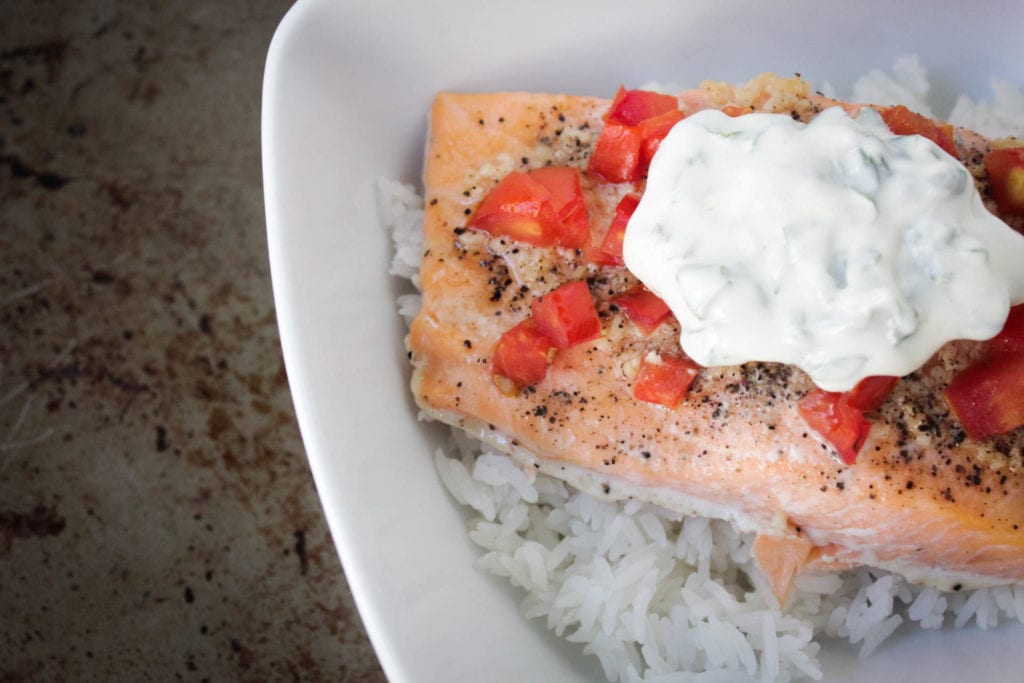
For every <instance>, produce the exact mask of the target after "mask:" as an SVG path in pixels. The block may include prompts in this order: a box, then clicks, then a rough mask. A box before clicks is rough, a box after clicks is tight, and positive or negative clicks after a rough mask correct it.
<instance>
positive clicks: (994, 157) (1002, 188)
mask: <svg viewBox="0 0 1024 683" xmlns="http://www.w3.org/2000/svg"><path fill="white" fill-rule="evenodd" d="M985 170H986V171H987V172H988V182H989V187H991V188H992V199H994V200H995V202H996V208H998V209H999V213H1001V214H1004V215H1007V216H1024V147H1013V148H1009V149H997V150H993V151H991V152H989V153H988V154H986V155H985Z"/></svg>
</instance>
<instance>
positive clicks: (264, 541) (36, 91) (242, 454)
mask: <svg viewBox="0 0 1024 683" xmlns="http://www.w3.org/2000/svg"><path fill="white" fill-rule="evenodd" d="M290 4H291V3H290V1H289V0H216V1H214V2H210V1H209V0H175V1H174V2H164V1H163V0H160V1H152V2H114V1H112V0H111V1H87V0H64V1H46V0H5V2H4V3H3V4H2V5H0V679H2V680H14V681H20V680H40V681H50V680H146V679H158V680H173V679H184V680H196V681H201V680H213V681H220V680H234V679H244V680H281V679H286V680H292V679H294V680H343V681H378V680H383V675H382V674H381V672H380V669H379V666H378V664H377V660H376V659H375V657H374V654H373V651H372V649H371V648H370V646H369V644H368V642H367V640H366V636H365V633H364V632H363V631H362V627H361V625H360V623H359V619H358V616H357V614H356V612H355V608H354V606H353V603H352V599H351V596H350V594H349V592H348V589H347V586H346V584H345V579H344V576H343V574H342V570H341V566H340V564H339V561H338V558H337V555H336V553H335V550H334V546H333V545H332V543H331V539H330V536H329V534H328V531H327V527H326V524H325V522H324V518H323V513H322V510H321V507H320V503H319V501H318V499H317V495H316V491H315V489H314V486H313V481H312V479H311V477H310V473H309V468H308V466H307V463H306V459H305V455H304V453H303V448H302V442H301V440H300V437H299V432H298V428H297V426H296V422H295V418H294V414H293V412H292V404H291V397H290V395H289V392H288V384H287V379H286V376H285V371H284V367H283V365H282V361H281V354H280V349H279V344H278V334H277V327H276V321H275V317H274V307H273V301H272V297H271V285H270V276H269V269H268V265H267V246H266V238H265V226H264V216H263V196H262V191H261V170H260V148H259V140H260V138H259V121H260V111H259V107H260V92H261V80H262V73H263V65H264V59H265V56H266V50H267V46H268V44H269V41H270V38H271V35H272V34H273V31H274V28H275V27H276V25H277V23H278V21H279V20H280V18H281V17H282V16H283V15H284V13H285V11H286V10H287V8H288V6H289V5H290Z"/></svg>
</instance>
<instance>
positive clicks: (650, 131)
mask: <svg viewBox="0 0 1024 683" xmlns="http://www.w3.org/2000/svg"><path fill="white" fill-rule="evenodd" d="M685 118H686V114H684V113H683V112H681V111H679V110H678V109H673V110H672V111H667V112H665V113H664V114H659V115H658V116H655V117H653V118H649V119H646V120H644V121H641V122H640V123H639V124H638V125H637V127H638V128H639V129H640V137H641V138H642V139H643V142H642V143H641V146H640V152H641V157H640V163H641V167H642V168H645V169H646V168H647V167H648V166H650V165H651V159H653V158H654V153H655V152H657V151H658V147H660V146H661V141H662V140H664V139H665V136H666V135H668V132H669V131H670V130H672V126H674V125H676V124H677V123H679V122H680V121H682V120H683V119H685Z"/></svg>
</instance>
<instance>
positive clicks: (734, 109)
mask: <svg viewBox="0 0 1024 683" xmlns="http://www.w3.org/2000/svg"><path fill="white" fill-rule="evenodd" d="M752 111H754V110H753V109H751V108H750V107H741V106H739V105H736V104H727V105H725V106H724V107H722V113H723V114H725V115H726V116H731V117H733V118H736V117H737V116H743V115H744V114H749V113H750V112H752Z"/></svg>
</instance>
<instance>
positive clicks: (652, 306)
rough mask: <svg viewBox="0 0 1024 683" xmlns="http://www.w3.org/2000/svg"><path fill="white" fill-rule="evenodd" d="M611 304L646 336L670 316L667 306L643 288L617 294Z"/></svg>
mask: <svg viewBox="0 0 1024 683" xmlns="http://www.w3.org/2000/svg"><path fill="white" fill-rule="evenodd" d="M612 303H614V304H615V305H616V306H618V307H619V308H621V309H622V311H623V313H625V314H626V317H627V318H629V319H630V320H632V321H633V323H634V324H635V325H636V326H637V327H639V328H640V330H641V331H642V332H643V333H644V334H648V335H649V334H650V333H651V332H654V330H656V329H657V328H658V326H659V325H661V323H662V322H663V321H664V320H665V318H667V317H669V315H671V314H672V311H671V310H670V309H669V307H668V304H666V303H665V302H664V301H662V300H661V299H660V298H659V297H658V295H657V294H655V293H654V292H652V291H650V290H649V289H644V288H643V287H637V288H636V289H632V290H630V291H628V292H626V293H625V294H619V295H618V296H616V297H614V298H612Z"/></svg>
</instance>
